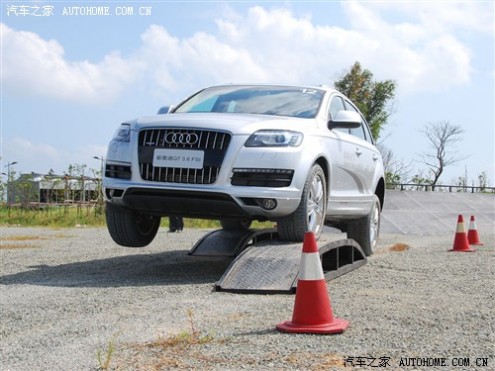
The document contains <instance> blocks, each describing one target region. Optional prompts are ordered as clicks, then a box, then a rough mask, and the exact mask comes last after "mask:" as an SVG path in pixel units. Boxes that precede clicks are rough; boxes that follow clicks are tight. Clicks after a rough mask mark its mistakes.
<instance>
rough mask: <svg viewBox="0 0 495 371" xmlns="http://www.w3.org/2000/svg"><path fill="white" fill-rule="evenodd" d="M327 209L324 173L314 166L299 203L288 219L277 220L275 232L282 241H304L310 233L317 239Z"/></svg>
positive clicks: (317, 166)
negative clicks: (276, 231) (306, 234)
mask: <svg viewBox="0 0 495 371" xmlns="http://www.w3.org/2000/svg"><path fill="white" fill-rule="evenodd" d="M326 208H327V186H326V180H325V173H324V172H323V169H322V168H321V167H320V165H318V164H315V165H313V167H312V168H311V171H310V172H309V175H308V178H307V179H306V184H305V185H304V189H303V193H302V196H301V203H300V204H299V206H298V207H297V209H296V211H295V212H294V213H292V214H291V215H289V216H288V217H285V218H282V219H279V220H277V230H278V234H279V236H280V238H281V239H282V240H284V241H295V242H302V241H304V234H305V233H306V232H307V231H311V232H313V233H314V234H315V237H316V238H319V237H320V235H321V232H322V230H323V223H324V221H325V212H326Z"/></svg>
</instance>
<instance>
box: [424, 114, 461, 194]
mask: <svg viewBox="0 0 495 371" xmlns="http://www.w3.org/2000/svg"><path fill="white" fill-rule="evenodd" d="M421 132H422V133H423V134H425V135H426V137H427V138H428V141H429V144H430V148H431V151H430V152H426V153H425V154H423V156H422V157H423V161H422V162H423V163H424V164H426V165H427V166H428V167H429V168H430V170H431V172H432V173H433V180H432V183H431V185H432V186H435V185H436V184H437V182H438V179H439V178H440V176H441V175H442V173H443V171H444V170H445V168H446V167H447V166H449V165H452V164H454V163H456V162H459V161H461V160H463V159H464V158H465V157H462V156H459V154H458V153H457V152H454V150H453V149H451V148H450V147H451V146H452V145H453V144H455V143H456V142H458V141H460V140H461V139H462V138H461V134H462V133H463V132H464V131H463V130H462V128H461V127H460V126H457V125H452V124H451V123H450V122H449V121H437V122H430V123H429V124H427V125H426V126H425V127H424V129H423V130H422V131H421Z"/></svg>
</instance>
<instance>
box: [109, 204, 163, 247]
mask: <svg viewBox="0 0 495 371" xmlns="http://www.w3.org/2000/svg"><path fill="white" fill-rule="evenodd" d="M106 219H107V228H108V231H109V232H110V236H111V237H112V239H113V240H114V241H115V242H116V243H118V244H119V245H121V246H126V247H143V246H146V245H148V244H149V243H150V242H151V241H153V239H154V238H155V236H156V233H157V232H158V228H159V227H160V217H159V216H153V215H147V214H142V213H137V212H135V211H133V210H130V209H127V208H125V207H120V206H115V205H113V204H111V203H109V202H107V207H106Z"/></svg>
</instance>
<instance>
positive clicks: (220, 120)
mask: <svg viewBox="0 0 495 371" xmlns="http://www.w3.org/2000/svg"><path fill="white" fill-rule="evenodd" d="M129 123H130V124H131V128H132V129H133V130H141V129H143V128H157V127H159V128H162V127H180V128H184V127H185V128H194V129H209V130H221V131H228V132H230V133H232V134H234V135H235V134H247V135H249V134H251V133H253V132H254V131H256V130H260V129H280V130H295V131H305V130H308V129H309V128H314V127H315V125H316V121H315V119H301V118H293V117H280V116H268V115H249V114H235V113H172V114H167V115H155V116H147V117H141V118H139V119H136V120H133V121H131V122H129Z"/></svg>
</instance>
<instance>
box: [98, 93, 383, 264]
mask: <svg viewBox="0 0 495 371" xmlns="http://www.w3.org/2000/svg"><path fill="white" fill-rule="evenodd" d="M161 112H164V113H165V114H157V115H154V116H148V117H142V118H139V119H135V120H132V121H127V122H125V123H123V124H122V125H121V126H120V127H119V128H118V130H117V132H116V133H115V136H114V138H113V139H112V141H111V142H110V144H109V147H108V153H107V156H106V164H105V177H104V193H105V198H106V202H107V208H106V217H107V226H108V230H109V232H110V235H111V236H112V238H113V240H114V241H115V242H117V243H118V244H120V245H123V246H132V247H139V246H145V245H147V244H149V243H150V242H151V241H152V240H153V238H154V237H155V235H156V233H157V230H158V227H159V224H160V218H161V217H162V216H178V215H180V216H184V217H187V218H205V219H217V220H219V221H220V223H221V225H222V228H224V229H228V230H236V229H249V227H250V225H251V222H252V221H253V220H260V221H266V220H269V221H273V222H275V223H276V225H277V231H278V234H279V237H280V238H281V239H282V240H286V241H302V240H303V238H304V233H305V232H306V231H313V232H314V233H315V235H316V237H319V236H320V234H321V232H322V229H323V226H324V225H328V226H332V227H336V228H338V229H340V230H342V231H344V232H347V234H348V237H349V238H353V239H355V240H356V241H357V242H358V243H359V244H360V245H361V247H362V248H363V250H364V251H365V253H366V254H367V255H370V254H371V253H372V251H373V248H374V246H375V245H376V242H377V239H378V232H379V225H380V212H381V208H382V206H383V201H384V193H385V182H384V169H383V161H382V157H381V155H380V152H379V151H378V150H377V148H376V147H375V145H374V141H373V138H372V136H371V133H370V130H369V127H368V124H367V123H366V121H365V120H364V118H363V117H362V115H361V114H360V112H359V110H358V109H357V108H356V106H355V105H354V104H353V103H352V102H351V101H350V100H349V99H348V98H347V97H345V96H344V95H342V94H341V93H339V92H338V91H336V90H334V89H330V88H326V87H309V86H308V87H305V86H273V85H224V86H215V87H210V88H206V89H204V90H201V91H199V92H197V93H196V94H194V95H192V96H191V97H189V98H187V99H186V100H184V101H183V102H182V103H180V104H179V105H178V106H177V107H173V108H170V109H168V108H167V109H165V110H161V111H160V112H159V113H161Z"/></svg>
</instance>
